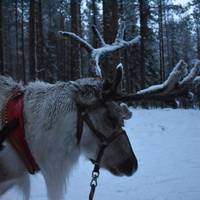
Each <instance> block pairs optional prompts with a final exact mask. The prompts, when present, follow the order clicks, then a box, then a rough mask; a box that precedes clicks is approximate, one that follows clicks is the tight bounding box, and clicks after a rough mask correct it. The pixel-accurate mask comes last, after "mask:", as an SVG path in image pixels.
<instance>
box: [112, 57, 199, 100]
mask: <svg viewBox="0 0 200 200" xmlns="http://www.w3.org/2000/svg"><path fill="white" fill-rule="evenodd" d="M199 72H200V61H199V60H198V61H197V62H196V63H195V66H194V67H193V68H192V69H191V71H190V72H189V73H188V74H187V64H186V63H185V62H184V61H183V60H180V61H179V62H178V63H177V65H176V66H175V67H174V69H173V70H172V72H171V73H170V75H169V77H168V79H167V80H166V81H165V82H164V83H162V84H159V85H153V86H150V87H149V88H146V89H144V90H140V91H138V92H137V93H135V94H128V95H126V94H118V95H116V96H115V100H120V101H141V100H146V101H147V100H155V101H164V102H175V99H176V98H178V97H188V96H189V91H190V88H191V84H192V83H193V80H194V79H195V77H196V76H197V75H198V73H199ZM186 74H187V75H186Z"/></svg>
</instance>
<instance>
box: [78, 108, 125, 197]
mask: <svg viewBox="0 0 200 200" xmlns="http://www.w3.org/2000/svg"><path fill="white" fill-rule="evenodd" d="M84 122H85V123H86V124H87V126H88V127H89V128H90V130H91V131H92V133H93V134H94V135H95V137H96V138H97V139H98V140H99V141H100V143H101V146H100V149H99V151H98V153H97V157H96V160H91V161H92V163H93V164H94V168H93V171H92V180H91V182H90V187H91V189H90V194H89V200H93V197H94V193H95V189H96V187H97V179H98V177H99V174H100V172H99V170H100V164H101V160H102V157H103V155H104V152H105V149H106V148H107V147H108V146H109V145H110V144H111V143H112V142H113V141H114V140H115V139H117V138H118V137H119V136H120V135H122V134H124V133H125V131H124V130H123V129H121V130H119V131H114V132H113V133H112V134H111V135H110V136H109V137H106V136H105V135H104V134H103V133H101V132H100V131H99V130H97V129H96V128H95V126H94V124H93V122H92V120H91V119H90V116H89V114H88V113H87V111H85V110H84V109H83V108H80V107H78V112H77V133H76V138H77V144H78V145H79V144H80V141H81V137H82V133H83V124H84Z"/></svg>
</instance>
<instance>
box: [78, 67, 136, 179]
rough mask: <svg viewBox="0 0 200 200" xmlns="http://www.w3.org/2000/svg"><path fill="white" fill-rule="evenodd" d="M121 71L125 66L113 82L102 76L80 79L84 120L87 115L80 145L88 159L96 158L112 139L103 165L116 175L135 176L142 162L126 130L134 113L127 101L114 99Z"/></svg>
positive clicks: (80, 97) (119, 69) (79, 104)
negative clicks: (134, 150)
mask: <svg viewBox="0 0 200 200" xmlns="http://www.w3.org/2000/svg"><path fill="white" fill-rule="evenodd" d="M121 73H122V69H121V68H118V71H117V76H116V78H115V81H113V82H112V83H109V84H108V82H107V81H104V80H102V79H100V78H86V79H79V80H77V81H76V83H75V84H76V88H77V90H76V95H75V100H76V103H77V105H78V107H81V109H82V115H83V116H82V117H83V119H85V116H87V119H86V120H83V133H82V137H81V139H80V147H81V150H82V152H83V154H84V155H85V156H86V157H87V158H88V159H90V160H96V159H97V155H98V152H99V151H100V149H101V148H102V145H104V143H105V141H104V139H105V140H110V141H109V142H108V143H109V144H107V147H106V149H105V152H104V154H103V157H102V160H101V163H100V165H101V167H103V168H105V169H107V170H109V171H110V172H111V173H113V174H115V175H132V174H133V172H135V171H136V169H137V166H138V164H137V159H136V156H135V154H134V152H133V150H132V147H131V144H130V142H129V139H128V136H127V134H126V132H125V131H124V130H123V127H124V120H127V119H129V118H130V117H131V115H132V114H131V112H130V110H129V109H128V107H127V106H126V105H125V104H124V103H120V102H117V101H115V100H114V97H115V95H116V91H117V87H118V85H119V83H120V81H121V77H122V76H121ZM88 120H89V122H88ZM108 138H109V139H108ZM110 138H111V139H110ZM106 142H107V141H106Z"/></svg>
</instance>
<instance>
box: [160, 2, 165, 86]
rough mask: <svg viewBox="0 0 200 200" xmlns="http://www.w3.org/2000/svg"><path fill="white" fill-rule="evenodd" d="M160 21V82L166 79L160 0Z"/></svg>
mask: <svg viewBox="0 0 200 200" xmlns="http://www.w3.org/2000/svg"><path fill="white" fill-rule="evenodd" d="M158 23H159V58H160V82H161V83H162V82H163V81H164V80H165V61H164V42H163V4H162V0H158Z"/></svg>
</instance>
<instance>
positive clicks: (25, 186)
mask: <svg viewBox="0 0 200 200" xmlns="http://www.w3.org/2000/svg"><path fill="white" fill-rule="evenodd" d="M16 87H18V88H19V89H20V90H24V91H25V96H24V119H25V134H26V139H27V142H28V145H29V147H30V150H31V152H32V154H33V157H34V158H35V160H36V162H37V164H38V165H39V167H40V170H41V173H42V174H43V176H44V178H45V182H46V185H47V193H48V198H49V200H61V199H63V191H64V189H65V187H66V183H65V181H66V178H67V177H68V176H69V173H70V171H71V169H72V168H73V166H74V164H75V163H76V162H77V160H78V158H79V155H80V153H83V154H84V155H85V156H86V157H88V158H93V159H95V157H96V152H97V150H98V148H99V145H100V144H99V141H98V140H97V139H96V138H95V137H94V135H93V134H91V131H90V129H89V128H88V127H87V126H86V125H84V129H83V137H82V139H81V144H80V146H78V145H77V144H76V142H77V141H76V130H77V104H80V105H87V106H90V105H92V104H94V103H97V102H98V100H99V98H101V92H100V91H101V90H102V81H101V80H100V79H80V80H78V81H76V82H66V83H64V82H58V83H56V84H48V83H44V82H40V81H36V82H33V83H29V84H28V85H27V86H25V87H23V86H22V85H21V84H18V83H16V82H15V81H13V80H12V79H11V78H8V77H4V76H0V110H2V108H3V106H4V104H5V103H6V101H7V99H8V98H9V96H10V95H11V94H12V92H13V90H14V89H15V88H16ZM110 107H111V109H113V108H112V107H116V108H118V111H117V112H118V121H119V120H121V121H123V118H125V117H124V116H123V114H124V113H125V112H122V111H123V109H124V108H123V109H121V112H122V115H121V118H120V117H119V116H120V113H119V108H120V106H116V105H115V104H112V106H110ZM116 110H117V109H116ZM104 111H105V109H101V108H98V109H95V112H93V111H91V113H90V114H91V116H94V123H95V124H96V125H98V124H99V123H102V120H104V119H103V118H102V119H100V118H99V116H103V112H104ZM92 112H93V113H92ZM111 112H112V111H111ZM126 112H127V109H126ZM96 113H99V114H98V115H97V114H96ZM101 113H102V115H101ZM128 114H129V115H130V112H129V113H128ZM115 115H116V114H115ZM114 117H115V118H117V116H114ZM104 121H105V120H104ZM102 127H105V128H106V129H105V130H102V132H105V131H106V132H111V133H112V132H113V127H110V125H106V124H105V125H103V126H99V130H101V129H102ZM97 128H98V127H97ZM122 140H124V141H122ZM112 145H113V147H112V148H110V149H108V150H107V153H106V155H105V156H104V160H103V164H102V165H103V166H102V167H105V168H107V169H108V170H110V171H111V172H113V173H114V172H115V173H116V174H117V173H119V172H120V169H121V172H122V173H123V172H125V171H123V170H124V169H122V167H121V166H122V164H123V163H125V161H127V160H129V161H131V163H132V164H133V162H132V161H133V160H132V157H133V155H132V149H131V147H130V145H129V144H128V143H127V141H125V139H123V138H122V139H121V141H117V142H116V144H112ZM119 147H120V149H119ZM116 150H117V152H118V155H119V153H120V154H121V155H122V158H120V159H119V158H118V157H119V156H114V155H113V153H114V152H113V151H116ZM110 156H111V157H112V163H111V161H110V159H109V157H110ZM115 157H116V158H115ZM134 159H135V157H134ZM134 162H136V159H135V160H134ZM115 166H116V169H115ZM131 166H132V165H131ZM120 167H121V168H120ZM126 167H127V166H126ZM129 168H130V166H129ZM136 168H137V167H136V166H135V168H134V169H132V168H131V169H132V172H133V171H135V170H136ZM0 171H1V174H0V195H1V194H3V193H4V192H6V191H7V190H8V189H9V188H10V187H12V186H14V185H17V186H19V188H20V189H21V190H22V192H23V194H24V200H28V199H29V195H30V182H29V175H28V173H27V171H26V169H25V167H24V165H23V163H22V162H21V160H20V159H19V157H18V155H17V154H16V152H15V151H14V150H13V149H12V147H11V146H10V145H9V144H6V147H5V148H4V149H3V151H1V152H0Z"/></svg>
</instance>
